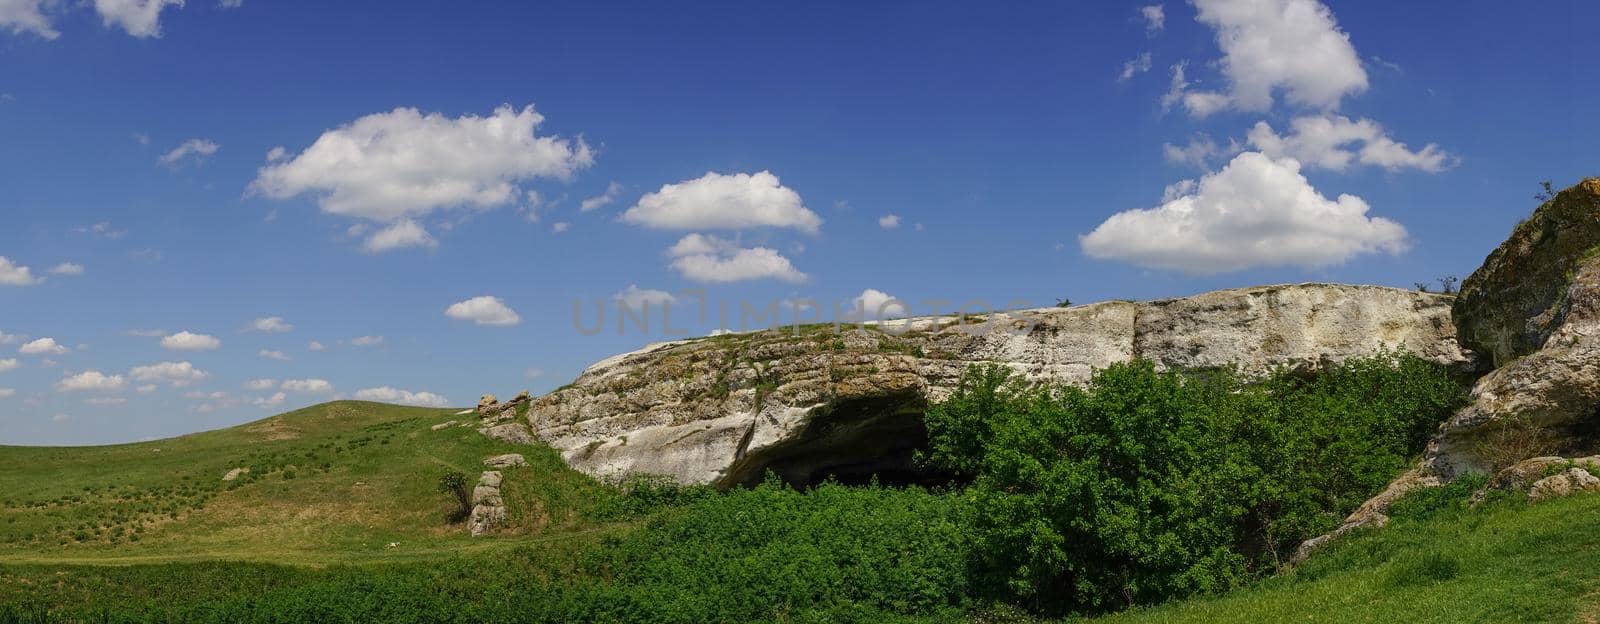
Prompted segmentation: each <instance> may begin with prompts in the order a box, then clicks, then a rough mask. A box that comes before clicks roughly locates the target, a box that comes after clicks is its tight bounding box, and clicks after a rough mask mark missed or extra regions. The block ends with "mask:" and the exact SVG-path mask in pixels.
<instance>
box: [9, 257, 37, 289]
mask: <svg viewBox="0 0 1600 624" xmlns="http://www.w3.org/2000/svg"><path fill="white" fill-rule="evenodd" d="M39 281H40V280H39V279H37V278H35V277H34V276H33V271H31V270H29V269H28V267H25V266H22V265H20V264H15V263H13V262H11V259H10V258H7V257H5V256H0V286H32V285H34V284H37V283H39Z"/></svg>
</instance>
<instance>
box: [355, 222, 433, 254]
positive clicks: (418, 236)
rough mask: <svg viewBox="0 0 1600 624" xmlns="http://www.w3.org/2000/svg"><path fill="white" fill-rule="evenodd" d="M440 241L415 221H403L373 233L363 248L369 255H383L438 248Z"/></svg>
mask: <svg viewBox="0 0 1600 624" xmlns="http://www.w3.org/2000/svg"><path fill="white" fill-rule="evenodd" d="M438 246H439V241H437V240H434V238H433V235H431V234H429V233H428V230H427V229H426V228H424V227H422V225H421V224H419V223H417V222H416V220H414V219H402V220H400V221H396V222H394V223H391V224H389V225H388V226H387V227H385V228H383V229H381V230H378V231H377V232H373V233H372V236H369V237H367V242H365V243H363V244H362V245H361V248H362V249H363V250H365V251H366V252H367V253H383V252H385V251H392V250H395V249H405V248H407V247H427V248H430V249H431V248H433V247H438Z"/></svg>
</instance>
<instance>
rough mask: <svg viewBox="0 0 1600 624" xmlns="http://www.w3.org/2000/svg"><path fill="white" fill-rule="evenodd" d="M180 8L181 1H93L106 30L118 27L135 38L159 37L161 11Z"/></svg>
mask: <svg viewBox="0 0 1600 624" xmlns="http://www.w3.org/2000/svg"><path fill="white" fill-rule="evenodd" d="M168 6H174V7H181V6H183V0H94V10H95V11H96V12H98V13H99V14H100V19H101V21H103V22H105V25H106V28H110V27H112V26H120V27H121V28H122V29H123V30H125V31H128V34H130V35H133V36H135V37H160V36H161V10H162V9H165V8H166V7H168Z"/></svg>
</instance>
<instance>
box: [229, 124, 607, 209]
mask: <svg viewBox="0 0 1600 624" xmlns="http://www.w3.org/2000/svg"><path fill="white" fill-rule="evenodd" d="M543 121H544V116H543V115H540V114H539V113H537V112H535V111H534V109H533V107H532V106H527V107H524V108H522V109H521V110H517V109H515V108H512V107H511V106H510V105H503V106H500V107H499V108H496V109H495V111H494V113H492V114H490V115H489V116H487V117H479V116H477V115H463V116H461V117H456V118H453V119H452V118H448V117H445V116H443V115H440V114H438V113H430V114H427V115H424V114H422V113H421V112H419V111H418V110H417V109H414V108H396V109H394V110H393V111H389V112H386V113H375V114H371V115H367V116H365V117H362V118H360V119H357V120H355V121H354V122H351V123H349V124H347V125H343V126H339V127H338V128H334V129H332V130H328V131H326V132H323V133H322V136H321V137H318V138H317V140H316V142H314V143H312V145H311V147H308V148H306V150H305V151H303V152H301V153H299V154H297V155H295V156H294V157H292V158H289V159H286V160H279V161H276V162H269V163H268V164H267V165H266V166H263V167H262V168H261V169H260V171H259V172H258V173H257V176H256V179H255V181H254V182H251V185H250V188H251V189H252V190H254V191H255V192H259V193H261V194H263V195H266V196H268V197H272V198H276V199H286V198H290V197H294V196H296V195H301V194H314V195H317V204H318V205H319V206H321V208H322V210H323V212H326V213H329V214H335V215H342V216H348V217H357V218H362V219H369V220H373V221H378V222H385V223H388V222H395V221H400V220H403V219H406V218H410V217H418V216H423V215H426V214H429V213H431V212H433V211H435V210H440V209H448V208H456V207H463V206H470V207H474V208H479V209H488V208H494V207H497V206H502V205H505V204H507V203H510V202H513V201H515V200H517V199H518V198H520V197H522V192H521V189H519V188H518V187H517V184H518V183H520V182H522V181H524V180H531V179H534V178H541V177H542V178H556V179H563V180H565V179H569V178H571V177H572V174H573V173H575V172H576V171H578V170H579V169H582V168H584V167H588V166H589V165H591V164H593V162H594V155H593V153H591V152H590V150H589V146H588V145H586V144H584V142H583V141H582V140H578V141H576V142H574V141H569V140H567V139H563V138H559V137H553V136H538V135H537V134H535V132H534V131H535V129H536V128H537V127H538V125H539V124H540V123H542V122H543Z"/></svg>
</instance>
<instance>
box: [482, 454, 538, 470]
mask: <svg viewBox="0 0 1600 624" xmlns="http://www.w3.org/2000/svg"><path fill="white" fill-rule="evenodd" d="M483 465H485V466H488V467H490V468H517V467H521V466H526V465H528V460H527V458H525V457H523V456H521V455H518V454H516V453H506V454H505V455H495V456H493V457H486V458H484V460H483Z"/></svg>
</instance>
